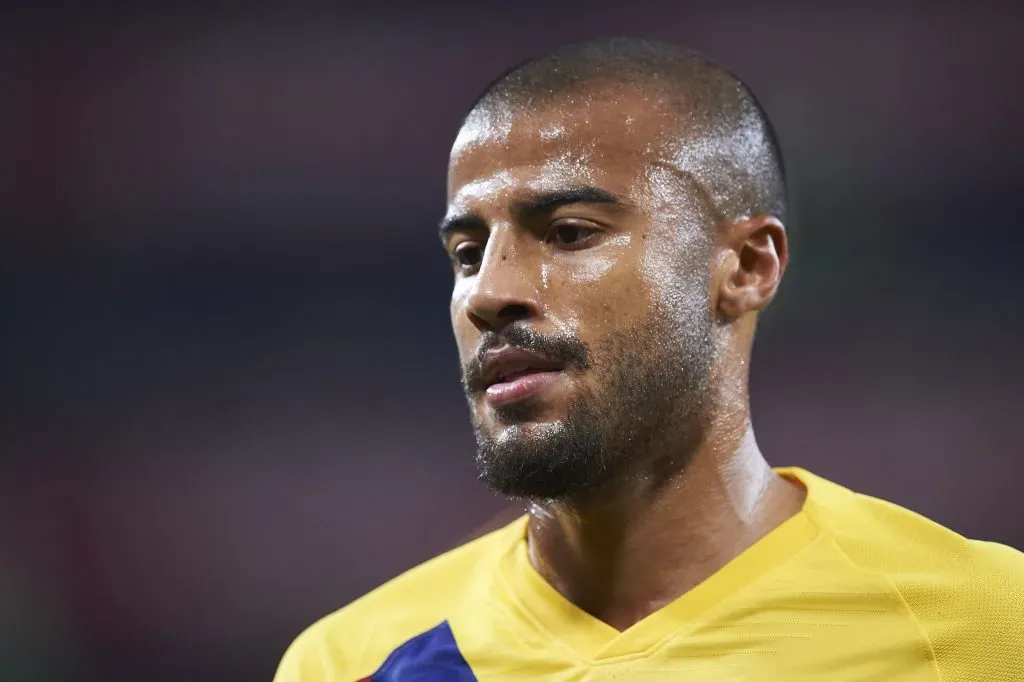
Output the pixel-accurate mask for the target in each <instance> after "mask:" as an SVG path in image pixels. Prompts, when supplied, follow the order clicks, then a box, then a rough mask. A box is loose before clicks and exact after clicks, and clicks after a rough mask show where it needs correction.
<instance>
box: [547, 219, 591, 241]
mask: <svg viewBox="0 0 1024 682" xmlns="http://www.w3.org/2000/svg"><path fill="white" fill-rule="evenodd" d="M596 233H597V230H595V229H593V228H591V227H587V226H585V225H572V224H567V225H556V226H555V228H554V229H553V230H552V231H551V236H550V238H549V239H550V241H552V242H554V243H555V244H558V245H561V246H579V245H580V244H584V243H586V242H587V240H589V239H590V238H591V237H592V236H594V234H596Z"/></svg>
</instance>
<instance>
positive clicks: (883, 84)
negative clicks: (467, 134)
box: [0, 0, 1024, 682]
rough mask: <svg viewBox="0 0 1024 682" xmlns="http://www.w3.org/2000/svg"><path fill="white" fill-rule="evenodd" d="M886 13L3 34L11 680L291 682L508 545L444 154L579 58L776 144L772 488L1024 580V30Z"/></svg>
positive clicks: (98, 22)
mask: <svg viewBox="0 0 1024 682" xmlns="http://www.w3.org/2000/svg"><path fill="white" fill-rule="evenodd" d="M670 5H674V6H670ZM899 5H900V6H899V7H895V6H889V7H886V6H885V5H882V4H878V5H876V6H870V5H869V4H865V3H861V2H854V1H853V0H848V1H846V2H841V3H819V4H816V5H814V4H805V5H804V6H798V5H797V4H795V3H790V4H786V5H778V6H773V5H772V4H771V3H763V2H762V3H753V2H751V3H746V4H736V3H725V2H701V3H697V2H692V3H656V2H641V1H633V2H630V3H627V4H626V5H623V4H622V3H612V2H607V1H605V2H598V3H594V4H591V5H589V6H588V7H586V8H582V7H570V6H564V7H563V6H559V5H551V4H547V3H542V2H530V1H527V2H521V3H518V4H516V5H505V6H501V5H495V6H492V7H488V6H485V5H480V4H474V5H469V4H466V5H462V6H460V5H456V4H430V3H424V6H422V7H419V8H411V7H410V6H399V5H394V4H392V5H387V4H386V3H378V4H377V5H375V8H374V9H371V8H366V7H364V8H362V9H359V10H358V11H356V10H343V9H334V10H331V11H327V10H299V9H292V10H289V9H286V8H285V5H284V3H280V6H279V7H277V8H273V7H272V6H267V5H263V6H260V8H259V9H249V10H247V11H238V10H237V9H228V8H225V7H221V6H212V5H210V6H203V5H201V4H199V3H196V4H192V5H179V6H177V7H175V8H172V7H171V6H170V5H157V4H152V3H149V4H143V6H142V7H141V8H139V7H137V8H135V9H124V8H121V9H118V6H117V5H115V4H107V5H104V6H103V7H104V8H103V9H102V10H98V9H91V10H88V11H87V10H85V9H82V8H79V7H75V6H73V5H72V4H69V3H65V4H53V3H50V4H47V3H43V5H37V6H35V7H34V8H33V9H31V10H19V11H10V12H7V11H5V13H4V14H3V15H2V21H0V83H2V86H3V87H0V229H2V233H0V234H2V248H0V273H2V278H3V279H2V281H3V286H2V289H0V301H2V306H3V308H2V310H3V316H2V325H3V334H2V336H0V343H2V348H3V352H2V354H0V381H2V386H3V387H4V390H3V391H2V398H0V405H2V411H0V448H2V450H0V452H2V460H0V461H2V463H0V679H3V680H4V681H17V682H21V681H24V680H148V681H151V682H163V681H167V682H171V681H174V682H177V681H179V680H196V681H200V682H205V681H207V680H210V681H212V680H218V681H222V682H223V681H229V680H269V679H270V677H271V676H272V674H273V670H274V667H275V666H276V664H277V661H278V659H279V657H280V655H281V653H282V652H283V650H284V648H285V647H286V646H287V645H288V643H289V642H290V641H291V639H292V638H293V637H294V636H295V635H296V634H298V632H299V631H300V630H301V629H303V628H304V627H305V626H307V625H308V624H310V623H311V622H312V621H313V620H315V619H316V618H318V617H320V616H321V615H324V614H325V613H327V612H329V611H331V610H334V609H335V608H337V607H340V606H342V605H343V604H345V603H346V602H347V601H349V600H350V599H352V598H353V597H355V596H357V595H358V594H360V593H362V592H364V591H366V590H368V589H370V588H372V587H374V586H375V585H377V584H379V583H381V582H383V581H385V580H386V579H388V578H390V577H392V576H394V575H395V574H397V573H399V572H401V571H402V570H404V569H406V568H409V567H411V566H412V565H414V564H416V563H418V562H419V561H421V560H423V559H426V558H427V557H429V556H431V555H432V554H434V553H436V552H438V551H440V550H443V549H446V548H448V547H450V546H452V545H453V544H455V543H456V542H458V541H459V540H460V539H462V538H463V537H465V536H466V535H467V534H469V533H472V532H473V531H474V529H475V528H478V527H479V526H480V525H481V524H484V523H486V522H487V520H488V519H489V518H492V517H493V516H494V515H495V514H497V513H499V512H500V511H502V509H503V508H504V507H505V505H504V504H503V503H502V502H501V501H500V500H498V499H496V498H494V497H493V496H491V495H490V494H489V493H488V492H487V491H486V490H484V489H483V488H482V487H481V486H480V485H478V484H477V483H476V482H475V480H474V471H473V467H472V452H473V446H472V438H471V434H470V430H469V427H468V419H467V415H466V410H465V406H464V403H463V399H462V396H461V393H460V391H459V388H458V383H457V379H458V366H457V361H456V354H455V347H454V343H453V342H452V340H451V338H450V330H449V322H448V313H447V303H448V297H449V294H450V288H449V287H450V277H451V276H450V271H449V267H448V264H447V262H446V260H445V259H444V257H443V255H442V252H441V250H440V247H439V245H438V243H437V238H436V229H435V228H436V224H437V220H438V219H439V218H440V216H441V213H442V211H443V209H444V182H445V164H446V160H447V153H448V148H449V145H450V143H451V141H452V140H453V138H454V135H455V132H456V128H457V126H458V123H459V120H460V117H461V116H462V114H463V113H464V110H465V108H466V107H467V106H468V105H469V103H470V102H471V101H472V99H473V98H474V96H475V95H476V93H477V91H478V90H479V89H480V88H481V87H482V86H483V85H484V84H486V83H487V82H488V81H489V80H490V79H491V78H492V77H494V76H495V75H497V74H498V73H499V72H500V71H502V70H504V69H505V68H506V67H507V66H510V65H511V64H512V63H514V62H517V61H519V60H521V59H523V58H525V57H528V56H531V55H533V54H536V53H538V52H540V51H543V50H545V49H547V48H550V47H553V46H555V45H558V44H560V43H564V42H569V41H576V40H580V39H585V38H590V37H596V36H606V35H614V34H630V35H643V36H647V37H653V38H660V39H667V40H671V41H674V42H680V43H684V44H687V45H690V46H692V47H694V48H697V49H699V50H701V51H703V52H705V53H707V54H708V55H710V56H712V57H714V58H716V59H717V60H719V61H721V62H722V63H723V64H724V65H726V66H727V67H729V68H731V69H733V70H734V71H736V72H737V73H739V74H740V75H741V76H742V77H743V78H744V79H746V80H747V81H748V82H749V83H750V84H751V86H752V87H753V88H754V90H755V92H757V93H758V95H759V97H760V98H761V100H762V102H763V103H764V105H765V106H766V108H767V109H768V111H769V113H770V114H771V115H772V117H773V119H774V121H775V124H776V127H777V129H778V132H779V135H780V137H781V140H782V144H783V148H784V152H785V155H786V160H787V164H788V168H789V173H790V180H791V198H792V203H793V217H792V222H791V225H790V229H791V234H792V237H793V240H794V244H793V254H792V255H793V260H792V268H791V270H790V272H789V274H788V275H787V279H786V281H785V283H784V286H783V289H782V292H781V296H780V298H779V299H778V300H777V302H776V303H775V305H774V306H773V308H772V309H771V311H770V313H769V314H768V315H767V316H766V317H765V318H764V319H763V323H762V328H761V332H760V336H759V339H758V344H757V350H756V358H755V362H754V371H753V401H754V418H755V424H756V428H757V433H758V435H759V438H760V441H761V445H762V447H763V449H764V450H765V452H766V454H767V455H768V456H769V458H770V460H771V461H772V462H773V463H774V464H779V465H782V464H795V465H801V466H805V467H807V468H810V469H811V470H813V471H815V472H816V473H819V474H821V475H824V476H827V477H830V478H833V479H835V480H838V481H839V482H841V483H844V484H846V485H848V486H850V487H854V488H857V489H859V490H862V491H864V492H868V493H872V494H875V495H879V496H883V497H887V498H890V499H893V500H894V501H896V502H899V503H900V504H903V505H905V506H908V507H910V508H911V509H914V510H916V511H919V512H921V513H924V514H926V515H928V516H931V517H933V518H935V519H936V520H938V521H940V522H942V523H944V524H946V525H948V526H951V527H952V528H953V529H955V530H957V531H959V532H961V533H964V534H968V535H971V536H975V537H979V538H982V539H989V540H996V541H1000V542H1004V543H1008V544H1011V545H1016V546H1018V547H1020V546H1022V545H1024V511H1022V507H1024V504H1022V502H1021V493H1020V486H1021V482H1022V480H1024V457H1022V452H1021V448H1020V442H1021V437H1022V435H1024V419H1022V417H1021V416H1020V414H1019V412H1020V409H1021V407H1022V402H1024V401H1022V399H1021V389H1022V386H1024V382H1022V380H1024V360H1022V358H1021V354H1022V351H1024V345H1022V343H1021V341H1020V334H1021V332H1022V330H1024V313H1022V307H1021V305H1020V298H1021V296H1022V295H1024V278H1022V275H1021V259H1022V256H1021V254H1022V247H1024V240H1022V239H1021V237H1020V226H1019V224H1018V223H1019V222H1020V221H1019V212H1020V208H1019V207H1020V198H1021V196H1022V191H1024V182H1022V173H1021V170H1020V158H1021V156H1022V155H1024V135H1022V134H1021V126H1022V123H1021V121H1022V120H1024V107H1022V99H1024V96H1022V94H1021V87H1020V83H1021V81H1020V78H1021V75H1020V74H1021V73H1024V46H1022V44H1021V42H1020V40H1019V32H1020V28H1021V25H1022V21H1021V20H1022V19H1024V12H1022V11H1021V10H1015V9H1010V8H1009V3H1004V5H1006V6H1007V8H1003V9H995V8H984V7H982V6H980V5H977V4H975V5H974V6H973V7H971V8H968V7H963V8H959V9H958V8H956V7H954V6H950V5H949V4H948V3H932V4H925V3H919V6H918V7H917V8H916V9H913V8H909V7H905V6H904V4H903V3H900V4H899ZM124 7H130V5H128V4H125V5H124ZM339 7H340V5H339Z"/></svg>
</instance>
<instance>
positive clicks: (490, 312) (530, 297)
mask: <svg viewBox="0 0 1024 682" xmlns="http://www.w3.org/2000/svg"><path fill="white" fill-rule="evenodd" d="M498 232H499V231H497V230H496V231H495V233H494V234H492V235H491V238H490V239H489V240H488V242H487V246H486V247H485V248H484V254H483V261H482V262H481V263H480V268H479V270H478V271H477V273H476V277H475V281H474V283H473V288H472V290H471V291H470V293H469V295H468V297H467V299H466V315H467V317H469V320H470V321H471V322H472V323H473V325H474V326H475V327H476V328H477V329H478V330H480V331H491V332H499V331H501V330H502V329H504V328H505V327H506V326H507V325H509V324H512V323H513V322H519V321H523V320H529V319H534V318H538V317H540V316H541V314H542V307H541V302H540V295H539V287H538V286H537V280H538V274H539V273H537V272H533V271H534V270H536V269H537V267H539V264H533V263H531V258H530V254H529V253H528V252H526V251H525V250H524V249H523V248H522V247H521V246H520V245H517V244H516V243H515V242H514V241H513V239H511V238H507V237H505V236H503V235H500V234H498ZM535 265H536V266H537V267H534V266H535Z"/></svg>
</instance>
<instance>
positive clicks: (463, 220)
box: [438, 185, 631, 242]
mask: <svg viewBox="0 0 1024 682" xmlns="http://www.w3.org/2000/svg"><path fill="white" fill-rule="evenodd" d="M570 204H607V205H611V206H615V207H618V208H626V207H628V206H630V205H631V204H630V202H628V201H627V200H625V199H623V198H622V197H620V196H618V195H616V194H613V193H611V192H609V191H607V190H604V189H601V188H599V187H592V186H590V185H582V186H580V187H569V188H566V189H560V190H554V191H551V192H541V193H539V194H535V195H533V196H531V197H529V198H527V199H523V200H520V201H517V202H515V204H513V206H512V212H513V214H515V215H516V217H518V218H520V219H522V218H528V217H531V216H536V215H538V214H543V213H550V212H551V211H554V210H555V209H557V208H559V207H561V206H568V205H570ZM486 229H487V221H485V220H484V219H483V218H481V217H480V216H479V215H477V214H474V213H462V214H456V215H453V216H450V217H446V218H445V219H444V220H442V221H441V224H440V226H439V227H438V236H439V237H440V238H441V241H442V242H446V241H447V240H448V237H449V236H450V235H451V234H452V233H453V232H472V231H480V230H486Z"/></svg>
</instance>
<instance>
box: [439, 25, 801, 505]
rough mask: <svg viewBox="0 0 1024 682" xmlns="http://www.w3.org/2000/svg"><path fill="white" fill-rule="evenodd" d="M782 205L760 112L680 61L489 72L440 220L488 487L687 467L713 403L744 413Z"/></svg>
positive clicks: (584, 62) (672, 53)
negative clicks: (490, 77) (755, 329)
mask: <svg viewBox="0 0 1024 682" xmlns="http://www.w3.org/2000/svg"><path fill="white" fill-rule="evenodd" d="M785 212H786V205H785V187H784V180H783V171H782V163H781V159H780V156H779V153H778V146H777V144H776V142H775V137H774V134H773V133H772V130H771V127H770V125H769V123H768V121H767V119H766V118H765V116H764V114H763V112H762V111H761V109H760V106H759V105H758V104H757V101H756V100H755V99H754V97H753V95H752V94H751V93H750V91H749V90H748V89H747V88H746V86H744V85H743V84H742V83H741V82H740V81H739V80H737V79H736V78H735V77H734V76H732V75H730V74H728V73H727V72H725V71H723V70H721V69H720V68H718V67H716V66H714V65H713V64H710V63H709V62H707V61H706V60H704V59H702V58H700V57H697V56H695V55H693V54H691V53H688V52H685V51H683V50H680V49H678V48H675V47H672V46H668V45H662V44H657V43H649V42H646V41H639V40H631V39H612V40H604V41H597V42H591V43H585V44H582V45H575V46H570V47H566V48H562V49H560V50H558V51H556V52H554V53H551V54H549V55H546V56H544V57H541V58H539V59H535V60H532V61H529V62H526V63H525V64H522V65H520V66H518V67H516V68H514V69H513V70H511V71H510V72H508V73H506V74H505V75H503V76H502V77H501V78H499V79H498V80H497V81H495V82H494V83H492V84H491V85H490V86H489V87H488V88H487V89H486V90H485V91H484V93H483V94H482V95H481V96H480V97H479V98H478V100H477V102H476V103H475V104H474V106H473V107H472V109H471V111H470V112H469V114H468V115H467V117H466V119H465V121H464V123H463V126H462V128H461V130H460V131H459V134H458V137H457V139H456V141H455V144H454V146H453V149H452V152H451V159H450V163H449V174H448V210H447V214H446V216H445V219H444V221H443V223H442V231H441V232H442V234H441V236H442V241H443V243H444V246H445V249H446V251H447V252H448V254H449V256H450V257H451V259H452V263H453V267H454V270H455V286H454V290H453V294H452V303H451V315H452V326H453V330H454V332H455V338H456V342H457V344H458V348H459V353H460V358H461V360H462V362H463V366H464V384H465V389H466V394H467V399H468V400H469V405H470V410H471V413H472V418H473V423H474V428H475V431H476V435H477V441H478V445H479V455H478V464H479V465H480V470H481V475H482V478H483V479H484V480H485V481H487V482H488V483H489V484H490V485H491V486H492V487H494V488H495V489H496V490H498V491H499V492H502V493H505V494H508V495H512V496H521V497H531V498H547V499H567V498H574V497H579V496H583V495H587V494H588V493H592V492H593V491H595V490H598V489H601V488H603V487H607V486H609V485H614V484H615V483H616V482H618V481H621V480H623V479H625V478H628V477H631V476H649V475H657V476H661V475H670V474H672V473H674V472H675V471H677V470H679V468H680V467H682V466H683V464H684V460H685V458H686V456H687V455H688V454H689V453H691V452H692V451H693V449H694V448H695V447H696V446H697V445H698V444H699V443H700V441H701V439H702V438H703V437H704V435H705V431H706V427H707V425H708V424H709V423H710V422H711V421H712V420H713V419H715V416H716V415H715V413H716V411H720V410H721V409H723V408H725V409H728V408H730V407H738V409H743V410H745V407H746V404H745V401H746V361H747V359H748V358H749V350H750V344H751V342H752V339H753V327H754V318H755V316H756V312H757V311H758V310H760V309H761V308H763V307H764V306H765V305H766V304H767V303H768V301H769V300H770V299H771V297H772V296H773V295H774V292H775V289H776V287H777V285H778V281H779V278H780V276H781V273H782V270H783V269H784V267H785V262H786V239H785V234H784V231H783V229H782V221H783V220H784V219H785ZM737 389H738V390H737ZM737 401H739V402H741V403H742V405H739V406H737V405H735V404H731V403H736V402H737ZM723 402H724V403H730V404H726V405H722V404H721V403H723Z"/></svg>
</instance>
